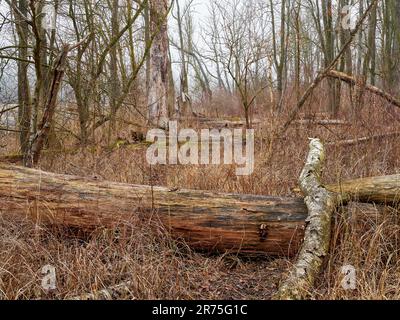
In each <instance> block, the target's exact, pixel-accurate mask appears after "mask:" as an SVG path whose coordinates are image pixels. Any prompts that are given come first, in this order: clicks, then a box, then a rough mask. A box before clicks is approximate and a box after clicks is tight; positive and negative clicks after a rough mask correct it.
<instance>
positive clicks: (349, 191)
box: [293, 174, 400, 206]
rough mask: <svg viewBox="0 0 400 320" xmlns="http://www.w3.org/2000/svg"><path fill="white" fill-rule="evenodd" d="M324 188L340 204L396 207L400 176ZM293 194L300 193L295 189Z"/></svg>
mask: <svg viewBox="0 0 400 320" xmlns="http://www.w3.org/2000/svg"><path fill="white" fill-rule="evenodd" d="M324 187H325V189H327V190H328V191H330V192H333V193H335V194H336V197H337V200H338V202H340V203H342V204H346V203H348V202H350V201H358V202H365V203H375V204H385V205H395V206H396V205H397V204H398V203H399V202H400V174H395V175H391V176H381V177H368V178H360V179H354V180H347V181H341V182H338V183H336V184H330V185H325V186H324ZM293 192H302V191H301V190H300V189H299V188H295V189H293Z"/></svg>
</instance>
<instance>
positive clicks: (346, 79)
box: [327, 70, 400, 108]
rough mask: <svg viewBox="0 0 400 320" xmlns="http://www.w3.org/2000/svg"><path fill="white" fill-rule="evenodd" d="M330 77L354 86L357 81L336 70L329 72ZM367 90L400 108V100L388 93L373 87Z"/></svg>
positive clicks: (366, 86)
mask: <svg viewBox="0 0 400 320" xmlns="http://www.w3.org/2000/svg"><path fill="white" fill-rule="evenodd" d="M327 75H328V77H330V78H335V79H339V80H341V81H343V82H346V83H348V84H350V85H352V86H354V85H356V83H357V81H356V79H355V78H353V77H351V76H349V75H347V74H345V73H343V72H339V71H336V70H330V71H329V72H328V74H327ZM365 89H366V90H367V91H369V92H372V93H373V94H375V95H377V96H379V97H381V98H383V99H385V100H386V101H388V102H389V103H391V104H392V105H394V106H396V107H398V108H400V100H398V99H396V98H395V97H393V96H392V95H390V94H388V93H387V92H385V91H383V90H381V89H379V88H377V87H375V86H372V85H369V84H367V85H365Z"/></svg>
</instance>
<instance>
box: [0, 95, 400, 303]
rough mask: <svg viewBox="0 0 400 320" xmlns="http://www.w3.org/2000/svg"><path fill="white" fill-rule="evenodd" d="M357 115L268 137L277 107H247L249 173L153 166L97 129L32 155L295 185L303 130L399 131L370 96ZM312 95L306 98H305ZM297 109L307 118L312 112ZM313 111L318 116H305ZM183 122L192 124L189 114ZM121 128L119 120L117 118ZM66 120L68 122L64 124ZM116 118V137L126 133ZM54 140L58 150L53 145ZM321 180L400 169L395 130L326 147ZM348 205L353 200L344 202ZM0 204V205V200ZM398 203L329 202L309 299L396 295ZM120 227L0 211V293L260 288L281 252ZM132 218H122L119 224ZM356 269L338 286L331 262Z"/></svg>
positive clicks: (178, 295) (333, 134)
mask: <svg viewBox="0 0 400 320" xmlns="http://www.w3.org/2000/svg"><path fill="white" fill-rule="evenodd" d="M365 99H366V102H365V107H364V108H363V109H362V110H361V111H360V112H359V114H358V115H357V117H353V116H351V114H350V113H343V114H340V115H339V117H338V118H339V119H341V120H345V121H347V122H349V123H350V124H348V125H343V124H342V125H315V124H307V125H304V124H302V125H300V124H293V125H292V126H291V127H290V128H289V129H288V130H287V131H286V132H285V134H284V135H283V136H281V137H280V138H279V139H277V140H276V141H273V144H272V145H273V148H272V149H270V144H269V143H268V138H269V137H271V136H272V133H273V130H276V128H277V127H278V125H279V123H280V121H282V118H280V119H279V120H277V117H275V116H273V115H272V114H263V115H258V116H257V118H263V119H265V121H263V123H262V124H260V125H257V126H256V168H255V171H254V174H253V175H251V176H249V177H240V178H239V177H237V176H236V175H235V167H234V166H211V167H205V166H168V165H166V166H158V167H153V168H152V169H151V170H150V168H149V166H148V165H147V163H146V161H145V151H146V148H145V145H141V144H131V145H120V144H118V143H117V144H111V147H110V144H109V143H107V142H105V141H107V130H104V132H101V131H100V132H96V137H95V140H96V141H93V142H94V143H93V144H92V145H93V146H95V147H86V148H76V147H74V143H76V141H75V142H74V141H73V139H71V138H68V136H65V137H59V139H62V142H61V143H58V145H57V146H53V147H52V148H53V149H54V150H56V149H57V152H54V153H52V152H48V153H46V154H45V155H44V157H43V159H42V161H41V163H40V168H41V169H43V170H46V171H52V172H58V173H64V174H74V175H80V176H97V177H99V178H100V179H104V180H111V181H117V182H125V183H135V184H153V185H164V186H170V187H181V188H190V189H201V190H215V191H220V192H221V191H222V192H234V193H245V194H263V195H279V196H295V193H294V192H293V191H292V190H293V188H295V187H296V186H297V179H298V176H299V174H300V171H301V169H302V166H303V164H304V160H305V156H306V154H307V152H308V138H309V137H318V138H320V139H322V140H323V141H324V142H333V141H340V140H344V139H355V138H360V137H365V136H367V137H368V136H372V135H374V134H377V133H390V132H394V131H396V130H399V129H398V128H399V123H400V121H399V119H400V112H398V111H396V110H395V111H391V110H393V107H391V106H390V105H387V104H385V103H382V102H381V101H380V100H378V99H375V98H374V97H371V96H366V98H365ZM318 103H320V104H323V101H319V102H318V101H315V102H314V104H315V105H316V108H318V107H319V105H318ZM309 115H311V117H313V113H312V112H310V113H309ZM314 116H315V117H317V118H318V119H320V118H321V115H315V114H314ZM192 125H193V124H192ZM121 127H123V126H122V124H121ZM70 130H76V128H71V129H70ZM130 130H131V128H129V127H126V128H125V127H124V129H121V130H120V132H119V136H120V137H119V138H120V139H123V138H124V137H125V136H129V135H130ZM0 145H1V146H2V149H1V155H6V154H12V153H15V152H17V151H18V150H17V145H18V144H17V137H16V136H15V135H12V134H10V135H3V136H2V137H1V139H0ZM60 147H61V148H62V150H58V148H60ZM326 154H327V161H326V164H325V171H324V174H323V177H322V180H323V181H324V182H325V183H334V182H337V181H341V180H345V179H349V178H359V177H367V176H378V175H386V174H396V173H397V174H398V173H400V143H399V138H396V137H391V138H387V139H380V140H372V141H369V142H364V143H361V144H358V145H353V146H334V145H329V146H327V152H326ZM353 209H354V210H356V211H358V212H359V214H358V216H360V215H361V216H362V212H363V207H362V206H357V205H354V207H353ZM0 210H1V209H0ZM398 213H399V210H398V208H390V207H387V210H386V213H385V215H384V216H381V217H379V219H378V218H377V219H371V218H367V217H366V218H364V219H362V218H361V219H359V220H357V221H356V222H354V221H350V220H349V219H348V218H346V217H345V216H344V215H342V214H341V210H340V209H339V210H338V214H337V218H336V221H335V226H334V230H333V234H332V242H331V243H332V250H331V254H330V257H329V259H328V261H327V263H326V265H325V271H324V273H323V274H322V275H321V276H320V278H319V280H318V282H317V286H316V288H315V291H314V292H311V293H310V295H311V297H312V298H313V299H396V298H397V299H399V298H400V246H399V244H400V219H399V214H398ZM127 223H129V224H130V226H131V227H132V226H134V228H133V231H132V232H131V233H130V234H122V235H119V236H118V237H116V236H115V235H114V234H113V233H112V232H106V231H104V232H99V233H96V234H94V235H92V236H91V237H90V238H87V239H82V238H80V237H77V236H75V235H74V234H73V233H71V232H70V231H66V230H60V229H56V228H47V227H43V226H37V225H35V224H34V223H33V222H31V221H27V220H24V219H16V218H15V217H12V216H10V215H9V214H7V213H5V212H1V214H0V298H2V299H24V298H30V299H43V298H58V299H65V298H73V297H76V296H80V295H82V294H84V293H90V292H95V291H97V290H100V289H103V288H109V287H111V286H113V285H116V284H119V283H121V282H124V281H130V282H129V290H130V291H129V293H127V294H126V295H124V296H120V297H118V298H122V299H270V298H271V296H272V295H273V293H274V292H276V289H277V287H278V284H279V281H280V280H281V279H282V277H283V276H284V275H285V273H286V272H287V270H288V267H289V266H290V265H291V263H293V261H294V260H293V259H289V258H286V257H280V258H273V257H269V258H257V259H248V258H245V257H242V256H240V255H232V254H229V255H228V254H225V255H219V256H216V255H214V256H210V255H207V254H202V253H199V252H193V251H192V250H190V249H189V248H188V247H187V246H186V245H185V244H184V243H183V242H181V241H178V240H173V239H170V238H169V236H168V234H167V233H166V232H165V230H163V228H162V227H161V226H159V225H158V224H157V223H155V222H154V221H148V222H143V221H137V220H135V217H132V221H129V222H127ZM131 229H132V228H131ZM46 264H50V265H52V266H54V267H55V268H56V274H57V289H56V290H55V291H53V292H51V293H46V292H44V291H43V289H42V287H41V280H42V278H43V275H42V274H41V268H42V267H43V266H44V265H46ZM345 265H352V266H354V268H355V270H356V276H357V287H356V290H344V289H343V288H342V286H341V279H342V274H341V268H342V267H343V266H345Z"/></svg>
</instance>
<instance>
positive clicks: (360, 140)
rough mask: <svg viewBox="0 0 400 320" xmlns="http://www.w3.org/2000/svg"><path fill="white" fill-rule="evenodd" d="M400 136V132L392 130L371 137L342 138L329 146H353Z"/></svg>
mask: <svg viewBox="0 0 400 320" xmlns="http://www.w3.org/2000/svg"><path fill="white" fill-rule="evenodd" d="M394 137H400V132H390V133H383V134H377V135H374V136H371V137H362V138H357V139H348V140H341V141H335V142H329V143H327V145H328V146H336V147H352V146H354V145H358V144H361V143H366V142H370V141H375V142H376V141H381V140H382V139H388V138H394Z"/></svg>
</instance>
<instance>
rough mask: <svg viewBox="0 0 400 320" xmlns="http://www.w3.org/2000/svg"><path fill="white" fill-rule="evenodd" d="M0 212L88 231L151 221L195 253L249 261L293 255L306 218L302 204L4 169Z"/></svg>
mask: <svg viewBox="0 0 400 320" xmlns="http://www.w3.org/2000/svg"><path fill="white" fill-rule="evenodd" d="M153 208H154V210H153ZM0 212H2V213H9V214H18V215H23V216H29V217H31V218H33V219H35V220H38V221H39V222H43V223H51V224H58V225H63V226H67V227H75V228H79V229H82V230H87V231H91V230H93V229H95V228H98V227H106V228H107V227H110V228H113V227H118V225H119V223H121V221H124V220H129V219H130V218H131V217H132V216H133V215H140V216H141V217H143V218H146V217H158V218H159V219H160V220H161V222H162V223H163V224H164V225H165V227H166V228H167V230H169V231H170V232H171V233H172V235H173V236H175V237H180V238H183V239H185V241H186V242H187V243H188V244H189V245H190V246H191V247H192V248H194V249H200V250H207V251H214V252H225V251H231V252H237V251H240V252H241V253H246V254H255V255H259V254H263V255H265V254H268V255H293V254H295V253H297V251H298V249H299V246H300V244H301V242H302V239H303V235H304V223H305V218H306V217H307V208H306V206H305V205H304V202H303V199H302V198H282V197H269V196H254V195H237V194H221V193H213V192H206V191H192V190H170V189H168V188H163V187H154V188H151V187H150V186H140V185H129V184H121V183H113V182H107V181H97V180H95V179H84V178H81V177H75V176H68V175H60V174H53V173H47V172H43V171H38V170H34V169H29V168H22V167H17V166H11V165H7V164H0Z"/></svg>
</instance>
